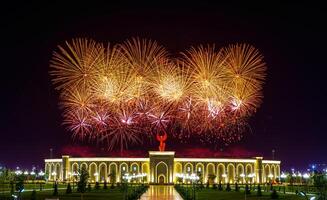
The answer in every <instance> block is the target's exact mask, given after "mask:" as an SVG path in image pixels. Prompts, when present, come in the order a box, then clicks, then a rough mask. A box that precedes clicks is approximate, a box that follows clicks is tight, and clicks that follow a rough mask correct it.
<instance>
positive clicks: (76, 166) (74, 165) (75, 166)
mask: <svg viewBox="0 0 327 200" xmlns="http://www.w3.org/2000/svg"><path fill="white" fill-rule="evenodd" d="M71 169H72V173H73V172H75V173H78V163H76V162H75V163H73V164H72V168H71Z"/></svg>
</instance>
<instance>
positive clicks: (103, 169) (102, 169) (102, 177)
mask: <svg viewBox="0 0 327 200" xmlns="http://www.w3.org/2000/svg"><path fill="white" fill-rule="evenodd" d="M107 179H108V175H107V164H106V163H104V162H103V163H100V165H99V181H100V182H104V181H108V180H107Z"/></svg>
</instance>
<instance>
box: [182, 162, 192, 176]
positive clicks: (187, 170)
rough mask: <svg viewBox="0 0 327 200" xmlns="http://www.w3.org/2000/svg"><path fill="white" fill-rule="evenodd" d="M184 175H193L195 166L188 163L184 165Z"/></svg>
mask: <svg viewBox="0 0 327 200" xmlns="http://www.w3.org/2000/svg"><path fill="white" fill-rule="evenodd" d="M184 173H185V174H192V173H193V165H192V163H189V162H188V163H186V164H185V165H184Z"/></svg>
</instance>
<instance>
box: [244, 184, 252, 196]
mask: <svg viewBox="0 0 327 200" xmlns="http://www.w3.org/2000/svg"><path fill="white" fill-rule="evenodd" d="M245 194H251V191H250V188H249V185H248V184H245Z"/></svg>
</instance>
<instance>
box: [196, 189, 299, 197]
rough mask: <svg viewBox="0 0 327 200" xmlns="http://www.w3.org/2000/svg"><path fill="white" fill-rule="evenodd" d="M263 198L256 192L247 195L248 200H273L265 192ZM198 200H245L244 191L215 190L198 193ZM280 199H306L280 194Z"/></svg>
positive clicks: (204, 190)
mask: <svg viewBox="0 0 327 200" xmlns="http://www.w3.org/2000/svg"><path fill="white" fill-rule="evenodd" d="M262 195H263V196H261V197H258V196H257V195H256V193H255V192H252V194H250V195H247V196H246V199H247V200H260V199H262V200H264V199H267V200H268V199H271V197H270V193H266V192H263V193H262ZM196 197H197V198H196V199H197V200H238V199H245V195H244V191H240V192H235V191H230V192H227V191H218V190H214V189H203V190H199V191H197V194H196ZM278 199H285V200H304V198H303V197H302V198H301V197H299V196H296V195H287V194H280V193H279V198H278Z"/></svg>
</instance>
